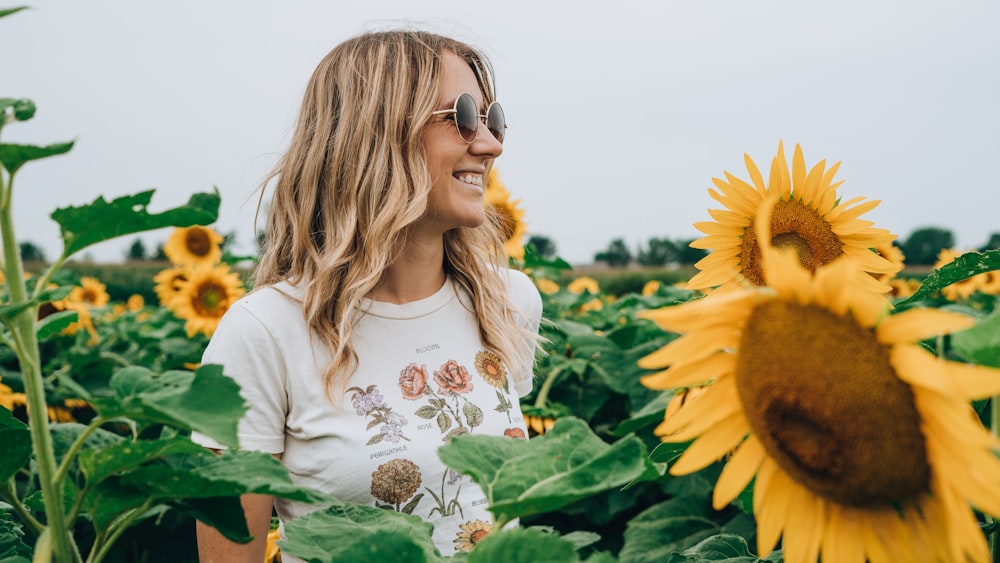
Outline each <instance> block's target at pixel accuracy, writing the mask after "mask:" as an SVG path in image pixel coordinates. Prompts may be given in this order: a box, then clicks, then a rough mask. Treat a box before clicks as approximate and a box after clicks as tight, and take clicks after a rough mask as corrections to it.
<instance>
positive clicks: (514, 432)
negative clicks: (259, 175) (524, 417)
mask: <svg viewBox="0 0 1000 563" xmlns="http://www.w3.org/2000/svg"><path fill="white" fill-rule="evenodd" d="M503 435H504V436H507V437H508V438H521V439H523V440H527V439H528V437H527V436H525V435H524V430H521V429H520V428H508V429H506V430H504V431H503Z"/></svg>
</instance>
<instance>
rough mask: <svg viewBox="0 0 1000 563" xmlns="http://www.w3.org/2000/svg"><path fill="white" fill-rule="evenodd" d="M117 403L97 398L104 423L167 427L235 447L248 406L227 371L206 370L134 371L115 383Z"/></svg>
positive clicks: (117, 375)
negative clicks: (120, 420)
mask: <svg viewBox="0 0 1000 563" xmlns="http://www.w3.org/2000/svg"><path fill="white" fill-rule="evenodd" d="M111 388H112V390H114V393H115V397H114V398H111V397H93V398H92V400H91V404H92V405H93V407H94V409H95V410H96V411H97V412H98V414H100V415H101V416H103V417H104V418H117V417H127V418H131V419H133V420H135V421H137V422H139V423H140V424H168V425H170V426H173V427H176V428H180V429H183V430H194V431H197V432H200V433H202V434H205V435H206V436H209V437H211V438H213V439H215V440H217V441H218V442H219V443H221V444H225V445H227V446H230V447H236V446H237V444H238V439H237V437H236V426H237V424H238V423H239V420H240V418H241V417H242V416H243V413H244V412H246V402H245V401H244V400H243V398H242V397H240V395H239V386H238V385H237V384H236V383H235V382H234V381H233V380H232V379H230V378H228V377H226V376H225V375H223V373H222V366H219V365H213V364H207V365H203V366H201V367H199V368H198V370H197V371H196V372H195V373H191V372H187V371H166V372H163V373H161V374H157V373H154V372H153V371H151V370H149V369H147V368H144V367H141V366H130V367H127V368H123V369H120V370H118V371H117V372H115V374H114V375H113V376H112V377H111Z"/></svg>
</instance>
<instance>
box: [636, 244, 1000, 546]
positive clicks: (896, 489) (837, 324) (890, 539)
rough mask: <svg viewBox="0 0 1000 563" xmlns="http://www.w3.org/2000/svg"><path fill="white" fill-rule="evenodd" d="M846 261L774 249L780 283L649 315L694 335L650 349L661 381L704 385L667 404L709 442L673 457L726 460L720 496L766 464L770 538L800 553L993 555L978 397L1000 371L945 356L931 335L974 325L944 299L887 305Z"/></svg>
mask: <svg viewBox="0 0 1000 563" xmlns="http://www.w3.org/2000/svg"><path fill="white" fill-rule="evenodd" d="M858 268H859V265H858V264H857V263H854V262H853V260H851V259H850V258H847V257H845V258H841V259H839V260H835V261H834V262H832V263H830V264H828V265H826V266H823V267H820V268H817V270H816V272H815V274H814V275H813V274H811V273H810V272H809V271H808V270H807V269H805V268H804V267H803V266H802V265H801V263H800V261H799V257H798V256H796V255H795V254H794V253H792V252H787V251H786V252H780V251H777V250H775V249H773V248H765V249H764V256H763V260H762V273H763V277H764V280H765V281H766V282H767V284H768V287H754V286H746V287H739V288H731V289H730V290H729V291H725V292H718V293H716V294H711V295H709V296H708V297H705V298H702V299H700V300H697V301H693V302H690V303H687V304H684V305H679V306H673V307H666V308H663V309H659V310H655V311H648V312H645V313H643V314H642V316H644V317H646V318H649V319H652V320H654V321H656V322H657V323H658V324H660V325H661V326H662V327H664V328H665V329H667V330H671V331H675V332H679V333H682V334H683V335H682V336H681V337H679V338H678V339H676V340H674V341H672V342H671V343H669V344H667V345H666V346H665V347H663V348H661V349H660V350H658V351H657V352H654V353H652V354H650V355H648V356H646V357H645V358H643V359H642V360H640V365H641V366H642V367H644V368H647V369H656V368H660V367H667V369H665V370H664V371H661V372H658V373H655V374H652V375H650V376H647V377H645V378H644V379H643V383H644V384H645V385H647V386H648V387H651V388H654V389H671V388H683V387H689V386H700V385H704V386H705V389H704V392H702V393H701V394H700V395H699V396H698V397H697V400H693V401H685V402H684V403H683V404H682V405H681V406H680V408H679V409H677V411H676V413H669V415H668V416H665V419H664V422H663V423H662V424H661V425H660V426H659V427H658V428H657V430H656V433H657V434H658V435H660V436H662V439H663V440H664V441H670V442H684V441H688V440H692V439H694V440H695V441H694V442H693V443H692V444H691V445H690V446H689V447H688V448H687V450H686V452H685V453H684V455H682V456H681V458H680V459H678V461H677V462H676V463H675V464H674V465H673V466H672V467H671V468H670V472H671V473H672V474H674V475H683V474H687V473H691V472H694V471H698V470H700V469H702V468H704V467H706V466H708V465H710V464H712V463H713V462H715V461H717V460H720V459H723V458H724V457H727V456H729V455H730V454H731V457H729V458H728V462H727V463H726V465H725V467H724V469H723V470H722V473H721V475H720V476H719V479H718V482H717V483H716V486H715V491H714V495H713V504H714V505H715V507H716V508H722V507H724V506H726V505H728V504H729V503H730V502H731V501H732V500H733V499H734V498H735V497H736V496H737V495H738V494H739V493H740V491H742V490H743V489H744V488H745V487H746V486H747V484H748V483H749V482H750V480H751V479H753V478H754V476H756V481H755V484H754V493H753V505H754V514H755V517H756V519H757V525H758V532H757V534H758V535H757V539H758V546H757V547H758V550H759V553H760V554H766V553H769V552H770V551H771V550H772V549H773V548H774V546H775V545H776V543H777V541H778V539H779V537H783V539H782V547H783V549H784V557H785V560H786V561H788V562H789V563H800V562H808V563H815V562H816V561H817V559H818V558H819V557H820V556H821V557H822V560H823V561H824V562H827V561H831V562H837V563H864V562H865V560H866V558H867V560H869V561H871V562H872V563H880V562H898V561H918V560H919V561H952V562H957V561H981V562H986V561H989V558H990V555H989V552H988V548H987V545H986V541H985V538H984V535H983V533H982V531H981V530H980V528H979V526H978V524H977V521H976V518H975V516H974V514H973V512H972V510H970V505H974V506H976V507H977V508H979V509H980V510H982V511H983V512H985V513H989V514H992V515H1000V461H998V460H997V458H996V457H995V456H994V454H993V451H992V449H993V448H996V447H997V446H998V442H997V440H996V439H995V438H994V437H993V436H992V435H991V434H990V433H989V432H988V431H987V430H986V429H984V428H983V427H982V425H981V424H980V423H979V419H978V417H977V416H976V415H975V413H974V411H973V410H972V409H971V407H970V405H969V401H970V400H971V399H979V398H984V397H988V396H992V395H994V394H996V393H998V392H1000V370H996V369H992V368H985V367H981V366H973V365H967V364H959V363H955V362H949V361H945V360H943V359H940V358H936V357H935V356H934V355H933V354H931V353H929V352H928V351H927V350H926V349H925V348H924V347H922V346H921V345H920V344H919V342H920V341H921V340H924V339H927V338H931V337H934V336H936V335H939V334H945V333H950V332H954V331H958V330H962V329H964V328H967V327H969V326H971V325H972V324H974V321H973V320H972V319H971V318H969V317H967V316H965V315H961V314H958V313H954V312H948V311H942V310H939V309H910V310H907V311H905V312H902V313H899V314H896V315H891V316H887V312H888V310H889V309H888V307H889V305H888V302H887V300H886V299H885V298H884V297H882V296H880V295H878V294H875V293H872V292H869V291H867V290H865V289H863V288H861V287H859V286H858V285H857V284H854V283H851V280H852V279H855V276H856V272H857V269H858Z"/></svg>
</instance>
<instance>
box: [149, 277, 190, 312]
mask: <svg viewBox="0 0 1000 563" xmlns="http://www.w3.org/2000/svg"><path fill="white" fill-rule="evenodd" d="M153 281H154V282H156V286H155V287H154V288H153V291H155V292H156V297H157V298H159V300H160V305H163V306H164V307H170V304H171V303H173V301H174V299H175V298H176V297H177V296H178V295H179V294H180V292H181V288H182V287H184V284H185V283H187V281H188V271H187V269H185V268H167V269H165V270H160V273H158V274H156V275H155V276H153Z"/></svg>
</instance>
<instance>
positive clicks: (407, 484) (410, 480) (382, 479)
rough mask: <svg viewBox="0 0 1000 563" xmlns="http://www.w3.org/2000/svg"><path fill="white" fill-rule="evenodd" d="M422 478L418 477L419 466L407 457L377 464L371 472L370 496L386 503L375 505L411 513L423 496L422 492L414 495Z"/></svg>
mask: <svg viewBox="0 0 1000 563" xmlns="http://www.w3.org/2000/svg"><path fill="white" fill-rule="evenodd" d="M421 482H422V479H421V477H420V467H418V466H417V464H415V463H413V462H412V461H410V460H408V459H392V460H389V461H387V462H385V463H383V464H382V465H380V466H378V469H376V470H375V471H374V472H372V487H371V493H372V496H373V497H375V498H376V499H378V500H380V501H382V502H384V503H386V504H379V503H378V502H376V503H375V506H377V507H379V508H384V509H386V510H395V511H396V512H403V513H405V514H412V513H413V509H414V508H416V507H417V504H419V503H420V499H422V498H423V497H424V495H423V493H421V494H419V495H416V496H414V495H413V493H415V492H417V489H419V488H420V484H421ZM410 497H413V499H412V500H410V502H408V503H407V504H406V505H405V506H401V505H402V504H403V503H404V502H405V501H406V500H407V499H410Z"/></svg>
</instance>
